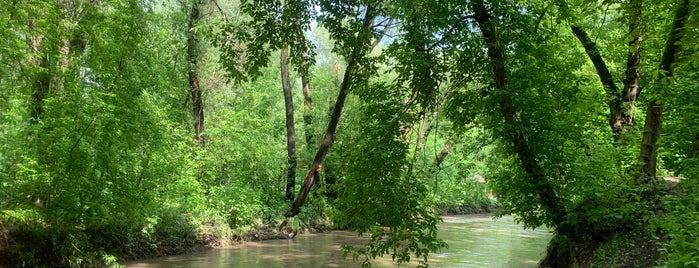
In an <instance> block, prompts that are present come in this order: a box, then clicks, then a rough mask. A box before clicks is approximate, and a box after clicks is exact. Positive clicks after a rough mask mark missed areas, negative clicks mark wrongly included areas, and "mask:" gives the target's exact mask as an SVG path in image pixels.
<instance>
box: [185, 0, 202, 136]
mask: <svg viewBox="0 0 699 268" xmlns="http://www.w3.org/2000/svg"><path fill="white" fill-rule="evenodd" d="M201 5H202V0H195V1H194V2H193V3H192V9H191V10H190V12H189V22H188V25H187V26H188V32H187V62H188V63H189V91H190V94H191V96H190V97H191V99H192V113H193V117H194V137H195V139H196V140H197V142H199V144H200V145H204V143H205V140H204V136H203V132H204V100H203V97H202V95H203V94H202V90H201V87H200V86H199V72H198V70H197V69H198V62H199V54H200V52H201V51H200V44H199V42H200V41H199V38H198V37H197V34H196V31H195V29H194V28H195V27H196V26H197V23H199V19H200V18H201Z"/></svg>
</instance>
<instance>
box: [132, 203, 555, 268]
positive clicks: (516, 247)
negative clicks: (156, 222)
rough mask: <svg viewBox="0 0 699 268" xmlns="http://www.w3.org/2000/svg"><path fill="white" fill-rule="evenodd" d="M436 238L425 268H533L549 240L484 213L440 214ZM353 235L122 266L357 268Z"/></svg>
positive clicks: (381, 263)
mask: <svg viewBox="0 0 699 268" xmlns="http://www.w3.org/2000/svg"><path fill="white" fill-rule="evenodd" d="M443 219H444V222H443V223H440V224H439V236H440V237H441V238H442V239H444V241H445V242H447V244H449V247H448V248H446V249H443V250H442V251H441V252H438V253H433V254H431V255H430V259H429V264H430V266H431V267H445V268H446V267H536V265H537V263H538V261H539V260H540V259H541V258H543V256H544V253H545V251H546V245H547V244H548V241H549V240H550V239H551V234H550V232H548V231H547V230H544V229H537V230H533V231H532V230H524V229H523V228H522V226H521V225H518V224H515V223H514V221H513V219H512V218H511V217H504V218H500V219H497V220H493V217H492V216H490V215H468V216H446V217H443ZM362 239H363V238H358V237H357V235H356V234H355V233H353V232H348V231H333V232H326V233H318V234H311V233H307V234H299V235H298V236H296V238H294V239H292V240H268V241H261V242H246V243H243V244H240V245H236V246H232V247H230V248H225V249H212V250H208V251H204V252H198V253H193V254H187V255H178V256H170V257H163V258H155V259H147V260H140V261H134V262H129V263H127V267H133V268H136V267H138V268H156V267H201V268H210V267H246V268H247V267H250V268H256V267H259V268H286V267H359V266H360V262H353V261H352V258H351V257H348V258H343V256H342V249H341V246H342V245H343V244H357V243H361V242H362ZM371 263H372V265H373V267H415V266H416V265H417V263H409V264H402V265H400V266H399V265H397V264H395V263H393V262H392V261H391V259H390V256H387V257H384V258H381V259H378V260H373V261H372V262H371Z"/></svg>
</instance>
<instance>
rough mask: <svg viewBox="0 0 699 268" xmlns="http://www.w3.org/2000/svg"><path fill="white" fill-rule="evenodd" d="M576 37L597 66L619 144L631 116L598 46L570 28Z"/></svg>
mask: <svg viewBox="0 0 699 268" xmlns="http://www.w3.org/2000/svg"><path fill="white" fill-rule="evenodd" d="M570 28H571V30H572V31H573V34H575V37H577V38H578V40H579V41H580V43H582V45H583V48H585V53H587V56H588V57H589V58H590V61H592V65H594V66H595V70H596V71H597V76H599V79H600V81H601V82H602V86H603V87H604V91H605V92H606V93H607V105H608V106H609V127H611V128H612V132H613V133H614V141H616V142H618V141H619V140H620V139H621V135H622V133H623V130H624V125H628V124H629V123H628V122H629V121H630V120H631V119H630V118H631V116H630V115H629V114H627V113H626V112H625V111H624V109H623V108H622V105H621V103H622V101H621V96H620V95H619V90H618V88H617V86H616V84H615V83H614V77H612V74H611V72H610V71H609V68H607V64H606V63H605V62H604V59H602V56H601V55H600V53H599V50H598V49H597V44H595V42H593V41H592V40H591V39H590V37H589V36H588V35H587V33H586V32H585V31H584V30H583V29H582V28H580V27H579V26H576V25H571V26H570Z"/></svg>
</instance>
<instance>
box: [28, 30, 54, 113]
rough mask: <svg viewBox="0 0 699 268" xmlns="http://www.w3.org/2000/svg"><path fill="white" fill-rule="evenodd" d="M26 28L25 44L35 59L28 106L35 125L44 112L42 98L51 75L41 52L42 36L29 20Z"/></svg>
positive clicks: (43, 53)
mask: <svg viewBox="0 0 699 268" xmlns="http://www.w3.org/2000/svg"><path fill="white" fill-rule="evenodd" d="M27 26H28V28H29V36H28V38H27V39H28V40H27V43H28V46H29V48H30V49H31V52H32V53H33V54H35V57H37V58H35V59H34V60H33V62H32V64H33V65H34V66H36V67H37V72H36V75H35V76H34V78H33V87H32V92H31V94H32V102H31V104H30V113H31V114H30V116H31V121H30V122H31V123H32V124H35V123H38V122H39V118H40V117H41V114H42V113H43V110H44V98H45V96H46V94H48V92H49V86H50V83H51V75H50V74H49V61H48V57H47V55H46V53H45V52H44V51H42V43H43V41H44V36H43V35H42V34H40V33H39V32H40V31H39V30H38V29H35V25H34V21H33V20H31V19H29V21H28V22H27Z"/></svg>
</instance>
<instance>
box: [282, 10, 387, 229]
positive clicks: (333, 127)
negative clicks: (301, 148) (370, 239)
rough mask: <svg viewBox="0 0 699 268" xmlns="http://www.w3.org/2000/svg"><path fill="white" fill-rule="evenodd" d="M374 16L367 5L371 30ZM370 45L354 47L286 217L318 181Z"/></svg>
mask: <svg viewBox="0 0 699 268" xmlns="http://www.w3.org/2000/svg"><path fill="white" fill-rule="evenodd" d="M374 16H375V15H374V8H373V7H371V6H369V7H367V11H366V13H365V15H364V20H363V26H364V27H365V28H366V29H367V30H370V27H371V23H372V21H373V20H374ZM369 46H370V44H357V45H355V47H354V48H353V52H352V54H351V57H350V59H349V62H348V63H347V68H346V69H345V74H344V76H343V78H342V84H341V85H340V92H339V93H338V95H337V100H336V101H335V106H334V107H333V112H332V115H331V117H330V122H328V128H327V129H326V131H325V135H324V136H323V140H322V141H321V143H320V146H319V147H318V151H317V152H316V155H315V158H314V159H313V165H312V166H311V169H310V170H309V171H308V174H306V179H305V180H304V182H303V185H301V190H299V194H298V196H297V197H296V200H294V203H293V204H292V205H291V207H290V208H289V210H287V211H286V213H285V216H286V217H293V216H296V215H298V214H299V212H300V210H301V206H303V204H304V203H305V202H306V197H308V194H309V192H310V190H311V187H312V186H313V184H315V182H316V178H317V176H318V173H319V172H320V171H321V169H322V164H323V161H324V160H325V157H326V156H327V154H328V151H329V150H330V147H331V146H332V144H333V139H334V138H335V132H336V131H337V126H338V124H339V123H340V116H341V115H342V110H343V108H344V105H345V100H346V99H347V95H348V94H349V87H350V85H351V83H352V78H353V76H354V72H355V70H356V69H357V64H358V60H359V57H362V56H364V55H363V54H364V53H368V52H370V50H369V51H367V50H368V49H366V48H365V47H369ZM284 225H286V222H284V223H282V227H283V226H284Z"/></svg>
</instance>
